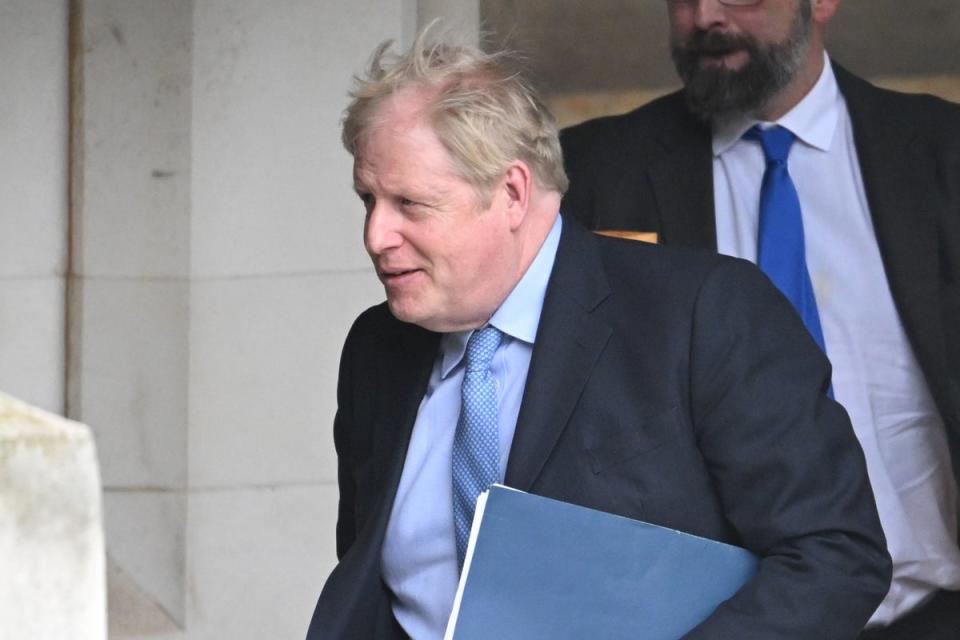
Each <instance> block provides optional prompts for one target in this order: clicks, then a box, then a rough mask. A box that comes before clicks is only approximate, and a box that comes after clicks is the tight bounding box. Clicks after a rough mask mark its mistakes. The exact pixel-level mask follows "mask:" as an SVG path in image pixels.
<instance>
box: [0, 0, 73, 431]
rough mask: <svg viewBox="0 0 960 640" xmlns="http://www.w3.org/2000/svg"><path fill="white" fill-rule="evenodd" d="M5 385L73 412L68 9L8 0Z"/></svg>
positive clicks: (0, 371) (0, 317)
mask: <svg viewBox="0 0 960 640" xmlns="http://www.w3.org/2000/svg"><path fill="white" fill-rule="evenodd" d="M0 60H2V61H3V62H2V64H0V88H2V89H0V389H3V390H4V391H6V392H8V393H12V394H14V395H16V396H19V397H21V398H24V399H25V400H27V401H29V402H31V403H32V404H35V405H38V406H41V407H43V408H44V409H47V410H49V411H54V412H57V413H60V412H62V411H63V410H64V406H63V405H64V377H65V364H64V333H65V329H64V326H65V322H64V309H65V303H64V299H65V291H64V272H65V268H66V247H67V243H66V240H67V8H66V3H65V2H37V1H36V0H4V1H3V2H0Z"/></svg>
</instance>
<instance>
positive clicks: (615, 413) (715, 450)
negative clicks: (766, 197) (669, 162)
mask: <svg viewBox="0 0 960 640" xmlns="http://www.w3.org/2000/svg"><path fill="white" fill-rule="evenodd" d="M343 131H344V142H345V145H346V147H347V149H348V150H349V151H350V152H351V153H352V154H353V156H354V182H355V187H356V191H357V194H358V195H359V196H360V199H361V200H362V202H363V204H364V207H365V210H366V225H365V231H364V241H365V245H366V248H367V251H368V253H369V254H370V257H371V259H372V260H373V263H374V266H375V268H376V272H377V275H378V276H379V278H380V280H381V282H382V283H383V286H384V289H385V291H386V297H387V301H386V303H385V304H382V305H379V306H376V307H373V308H371V309H369V310H368V311H367V312H365V313H364V314H362V315H361V316H360V317H359V318H358V319H357V321H356V323H355V324H354V326H353V328H352V329H351V331H350V334H349V336H348V337H347V341H346V345H345V347H344V351H343V356H342V359H341V363H340V380H339V388H338V411H337V417H336V421H335V425H334V437H335V441H336V445H337V452H338V456H339V483H340V511H339V520H338V522H337V552H338V555H339V558H340V562H339V564H338V566H337V567H336V569H335V570H334V572H333V573H332V574H331V576H330V577H329V579H328V581H327V583H326V585H325V587H324V589H323V591H322V593H321V595H320V599H319V602H318V603H317V608H316V611H315V613H314V618H313V622H312V624H311V627H310V631H309V635H308V637H309V638H310V640H317V639H320V638H403V637H407V636H409V637H413V638H416V639H418V640H419V639H421V638H423V639H429V638H440V637H442V634H443V630H444V626H445V623H446V619H447V615H448V614H449V612H450V608H451V605H452V602H453V597H454V593H455V590H456V585H457V579H458V574H459V566H460V562H461V560H462V555H463V551H464V544H465V537H464V535H465V531H466V530H468V529H469V522H470V518H471V517H472V509H473V505H474V501H475V499H476V495H477V493H478V491H479V490H481V489H482V487H483V486H484V485H485V484H486V483H489V482H496V481H502V482H505V483H506V484H508V485H510V486H513V487H516V488H519V489H522V490H526V491H531V492H534V493H537V494H541V495H544V496H548V497H552V498H557V499H560V500H565V501H568V502H572V503H576V504H580V505H585V506H589V507H593V508H597V509H602V510H605V511H609V512H613V513H617V514H620V515H624V516H628V517H633V518H640V519H643V520H647V521H650V522H654V523H657V524H661V525H665V526H668V527H673V528H676V529H680V530H683V531H687V532H690V533H694V534H697V535H700V536H705V537H709V538H713V539H716V540H722V541H726V542H732V543H735V544H740V545H743V546H745V547H747V548H749V549H751V550H753V551H754V552H755V553H757V554H758V555H760V556H761V568H760V571H759V573H758V575H757V576H756V578H754V579H753V580H751V581H750V582H749V583H748V584H747V585H746V586H745V587H744V588H743V589H742V590H741V591H740V592H739V593H738V594H737V595H736V596H734V597H733V598H732V599H730V600H729V601H728V602H726V603H724V604H723V605H721V606H720V607H719V608H718V609H717V610H716V611H715V612H714V614H713V615H712V616H711V617H710V618H709V619H707V620H706V621H705V622H704V623H703V624H701V625H700V626H699V627H698V628H697V629H695V630H694V631H692V632H691V634H690V637H691V638H748V637H757V638H761V637H762V638H813V637H817V638H852V637H854V636H855V635H856V633H857V632H858V631H859V629H860V628H862V626H863V624H864V622H865V621H866V619H867V617H868V616H869V614H870V612H872V611H873V609H874V608H875V607H876V604H877V602H879V599H880V598H881V597H882V595H883V593H884V592H885V590H886V587H887V580H888V573H889V562H888V557H887V555H886V551H885V549H884V544H883V538H882V535H881V534H880V530H879V524H878V521H877V515H876V512H875V509H874V506H873V496H872V494H871V492H870V489H869V486H868V483H867V480H866V473H865V469H864V463H863V457H862V453H861V451H860V449H859V447H858V445H857V443H856V440H855V438H854V436H853V433H852V431H851V429H850V425H849V422H848V421H847V418H846V415H845V413H844V411H843V409H842V408H840V406H839V405H837V404H836V403H835V402H833V401H832V400H831V399H830V398H829V397H828V396H827V394H826V384H827V382H826V381H827V380H828V378H829V367H828V364H827V361H826V359H825V358H824V357H823V356H822V354H821V353H820V352H819V351H818V349H817V347H816V346H815V345H814V344H813V342H812V341H811V340H810V339H809V337H808V336H807V335H806V333H805V332H804V330H803V326H802V325H801V324H800V322H799V320H798V319H797V318H796V315H795V314H794V313H793V311H792V309H791V308H790V306H789V304H788V303H787V302H786V301H785V300H784V299H783V297H782V296H780V295H779V294H778V293H777V292H776V290H775V289H773V288H772V287H771V285H770V284H769V283H768V282H767V281H766V280H765V279H764V277H763V276H762V274H760V273H759V272H758V271H757V270H756V269H755V268H754V267H753V266H751V265H749V264H748V263H746V262H743V261H737V260H733V259H729V258H723V257H720V256H716V255H712V254H709V253H702V254H698V253H687V252H684V251H677V250H664V249H662V248H659V247H655V246H652V245H643V244H641V243H635V242H630V241H622V240H614V239H610V238H599V237H596V236H593V235H592V234H590V233H588V232H586V231H585V230H584V229H582V228H581V227H579V226H578V225H577V224H576V223H574V222H572V221H569V220H566V219H564V218H562V217H561V216H560V215H559V214H558V211H559V206H560V200H561V194H562V193H563V191H564V190H565V188H566V177H565V174H564V171H563V168H562V158H561V154H560V151H559V146H558V141H557V131H556V126H555V124H554V122H553V119H552V117H551V116H550V114H549V113H548V112H547V111H546V109H544V107H543V106H542V104H541V103H540V101H539V100H538V99H537V97H536V95H535V94H534V92H533V91H532V90H531V89H530V88H529V87H528V86H527V85H526V84H525V83H524V82H523V80H522V79H521V77H520V76H518V75H517V74H516V73H514V72H513V71H511V70H509V69H508V68H507V67H505V66H504V65H503V64H502V61H501V60H499V59H498V57H497V56H490V55H486V54H482V53H480V52H477V51H474V50H472V49H467V48H458V47H452V46H448V45H443V44H436V45H428V44H427V43H426V42H425V41H424V38H423V37H421V38H420V39H419V40H418V41H417V43H416V44H415V45H414V47H413V49H412V50H411V51H410V52H408V53H407V54H405V55H403V56H401V57H399V58H395V59H388V58H386V55H385V51H384V50H383V49H381V50H380V52H379V53H378V55H377V56H376V58H375V60H374V63H373V65H372V67H371V71H370V73H369V75H368V77H367V78H366V79H364V80H361V81H360V82H359V85H358V87H357V89H356V93H355V99H354V101H353V102H352V103H351V105H350V107H349V108H348V110H347V115H346V119H345V122H344V129H343ZM584 544H588V545H602V544H603V541H602V540H590V541H584ZM602 636H603V632H602V630H598V637H602Z"/></svg>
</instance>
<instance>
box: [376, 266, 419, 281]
mask: <svg viewBox="0 0 960 640" xmlns="http://www.w3.org/2000/svg"><path fill="white" fill-rule="evenodd" d="M420 271H421V269H378V270H377V273H378V275H379V276H380V281H381V282H383V283H384V284H395V283H401V282H404V281H405V280H409V279H410V278H411V277H413V276H414V275H416V274H417V273H420Z"/></svg>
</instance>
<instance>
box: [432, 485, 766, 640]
mask: <svg viewBox="0 0 960 640" xmlns="http://www.w3.org/2000/svg"><path fill="white" fill-rule="evenodd" d="M758 564H759V561H758V560H757V558H756V556H754V555H753V554H752V553H750V552H749V551H747V550H746V549H741V548H740V547H735V546H732V545H728V544H724V543H721V542H716V541H714V540H707V539H705V538H700V537H697V536H693V535H690V534H686V533H682V532H680V531H675V530H673V529H667V528H665V527H659V526H656V525H652V524H648V523H646V522H640V521H637V520H631V519H629V518H624V517H621V516H616V515H612V514H609V513H604V512H602V511H596V510H594V509H587V508H584V507H579V506H576V505H572V504H567V503H565V502H560V501H557V500H551V499H549V498H543V497H540V496H536V495H532V494H528V493H524V492H522V491H517V490H515V489H510V488H508V487H503V486H500V485H493V486H492V487H491V488H490V489H489V491H487V492H486V493H485V494H484V495H481V497H480V500H478V503H477V513H476V515H475V517H474V523H473V530H472V532H471V544H470V548H469V549H468V551H467V558H466V560H465V562H464V569H463V572H462V574H461V577H460V587H459V589H458V592H457V598H456V603H455V605H454V610H453V613H452V614H451V616H450V622H449V624H448V627H447V634H446V636H445V637H446V638H447V639H451V638H452V639H454V640H475V639H477V640H479V639H481V638H482V639H484V640H489V639H491V638H496V639H497V640H512V639H516V640H535V639H538V638H544V639H550V640H562V639H564V638H571V639H573V638H577V639H581V638H604V639H611V640H616V639H618V638H624V639H626V638H630V639H631V640H635V639H637V638H642V639H644V640H676V639H677V638H679V637H681V636H682V635H683V634H684V633H686V632H687V631H690V630H691V629H693V628H694V627H695V626H697V625H698V624H699V623H700V622H702V621H703V620H705V619H706V618H707V617H708V616H709V615H710V614H711V612H713V610H714V609H716V607H717V605H719V604H720V603H721V602H723V601H724V600H727V599H728V598H730V596H732V595H733V594H734V593H736V592H737V591H738V590H739V589H740V587H741V586H743V584H744V583H745V582H746V581H747V580H749V579H750V578H751V577H753V575H754V574H756V572H757V568H758Z"/></svg>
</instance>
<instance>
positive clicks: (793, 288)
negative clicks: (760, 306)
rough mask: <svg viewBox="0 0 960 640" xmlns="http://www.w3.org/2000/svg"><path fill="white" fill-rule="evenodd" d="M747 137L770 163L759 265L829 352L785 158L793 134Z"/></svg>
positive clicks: (765, 132) (764, 132)
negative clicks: (757, 142)
mask: <svg viewBox="0 0 960 640" xmlns="http://www.w3.org/2000/svg"><path fill="white" fill-rule="evenodd" d="M743 137H744V139H745V140H756V141H759V142H760V146H762V147H763V155H764V156H765V157H766V159H767V169H766V171H765V172H764V174H763V185H762V187H761V188H760V232H759V238H758V241H757V264H758V265H759V266H760V268H761V269H763V271H764V272H765V273H766V274H767V276H769V278H770V280H772V281H773V283H774V284H775V285H777V288H778V289H780V291H782V292H783V294H784V295H785V296H787V298H788V299H789V300H790V302H792V303H793V306H794V307H796V309H797V312H798V313H799V314H800V317H801V318H802V319H803V323H804V324H805V325H807V330H808V331H809V332H810V335H812V336H813V339H814V340H816V342H817V344H818V345H820V349H821V350H822V351H823V352H824V353H826V347H825V346H824V341H823V329H822V328H821V327H820V314H819V313H817V300H816V298H815V297H814V295H813V285H812V284H811V283H810V273H809V272H808V271H807V257H806V247H805V245H804V240H803V217H802V215H801V213H800V199H799V198H798V197H797V190H796V188H795V187H794V186H793V180H792V179H791V178H790V173H789V172H788V171H787V156H788V155H789V154H790V147H791V146H792V145H793V141H794V135H793V133H791V132H790V131H789V130H788V129H784V128H783V127H781V126H776V127H770V128H769V129H761V128H760V127H759V126H754V127H752V128H751V129H750V130H749V131H747V132H746V133H745V134H743Z"/></svg>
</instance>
